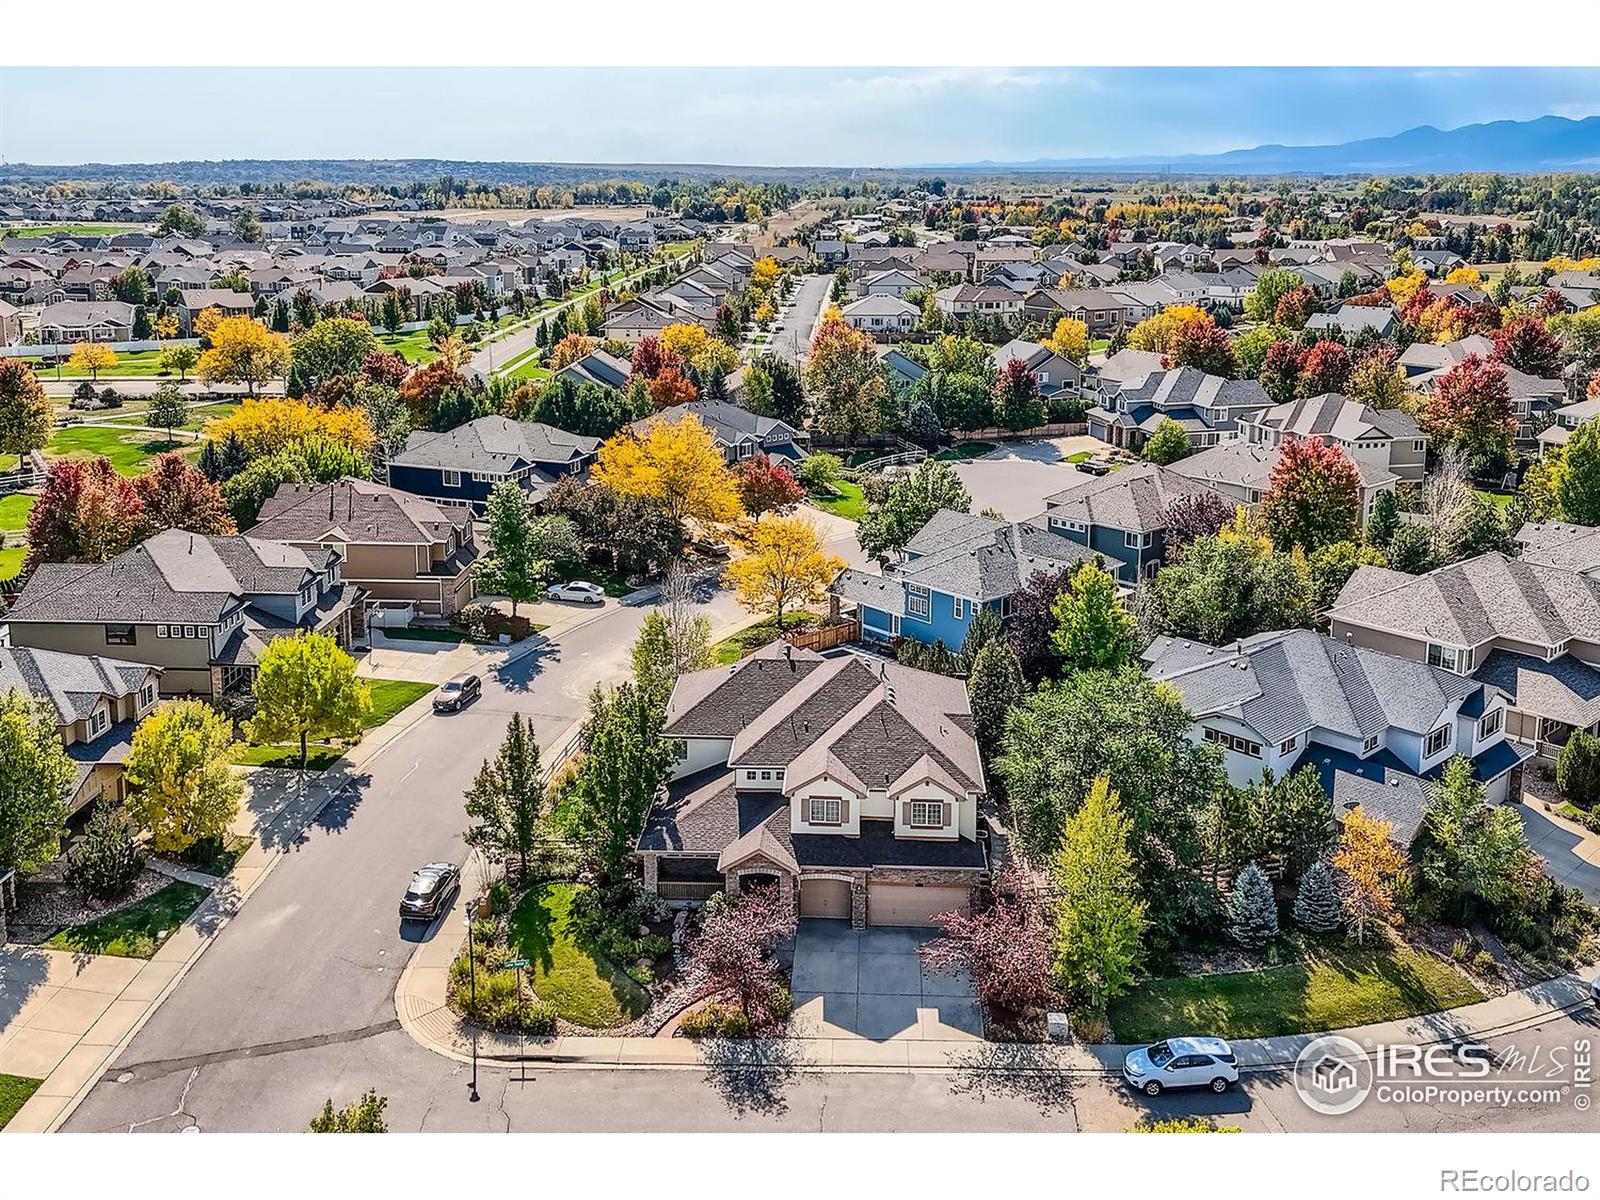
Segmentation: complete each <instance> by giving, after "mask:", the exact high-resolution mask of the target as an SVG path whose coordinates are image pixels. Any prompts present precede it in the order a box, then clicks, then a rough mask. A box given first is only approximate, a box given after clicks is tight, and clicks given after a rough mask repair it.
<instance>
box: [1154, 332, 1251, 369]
mask: <svg viewBox="0 0 1600 1200" xmlns="http://www.w3.org/2000/svg"><path fill="white" fill-rule="evenodd" d="M1166 365H1167V366H1168V367H1169V368H1170V367H1194V368H1195V369H1196V370H1200V371H1204V372H1205V373H1206V374H1207V375H1220V376H1222V377H1223V378H1224V379H1231V378H1232V377H1233V375H1234V374H1235V373H1236V372H1237V371H1238V369H1239V358H1238V356H1237V355H1236V354H1235V353H1234V352H1233V339H1231V338H1230V337H1229V336H1228V334H1227V331H1226V330H1224V329H1221V328H1219V327H1218V326H1217V324H1216V322H1215V321H1185V322H1184V323H1183V324H1182V325H1179V326H1178V328H1177V329H1175V330H1174V331H1173V333H1172V341H1171V342H1170V343H1169V344H1168V349H1167V357H1166Z"/></svg>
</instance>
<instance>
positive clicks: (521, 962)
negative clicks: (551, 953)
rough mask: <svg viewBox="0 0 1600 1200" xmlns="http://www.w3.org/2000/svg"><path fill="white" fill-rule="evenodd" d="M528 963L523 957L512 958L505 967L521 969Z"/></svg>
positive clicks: (512, 969) (515, 969)
mask: <svg viewBox="0 0 1600 1200" xmlns="http://www.w3.org/2000/svg"><path fill="white" fill-rule="evenodd" d="M528 965H529V964H528V960H527V959H525V958H513V959H512V960H511V961H510V962H508V963H507V964H506V965H505V969H506V970H508V971H521V970H525V969H526V968H527V967H528Z"/></svg>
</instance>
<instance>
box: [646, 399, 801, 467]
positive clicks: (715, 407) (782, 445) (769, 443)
mask: <svg viewBox="0 0 1600 1200" xmlns="http://www.w3.org/2000/svg"><path fill="white" fill-rule="evenodd" d="M690 417H693V418H695V419H696V420H697V421H699V422H700V424H702V425H704V426H705V427H706V429H708V430H709V431H710V433H711V437H712V439H713V440H714V441H715V442H716V444H717V447H718V448H719V449H720V450H721V451H722V453H723V456H724V457H725V458H726V459H727V460H728V463H729V465H736V464H738V463H740V462H742V461H743V460H744V459H747V458H754V457H755V456H756V455H758V454H765V455H766V456H767V457H768V458H778V459H785V460H788V461H789V462H799V461H800V460H801V459H802V458H804V457H805V456H806V454H807V452H808V451H807V449H806V447H807V444H808V443H809V442H810V440H811V438H810V435H809V434H807V433H804V432H802V431H801V430H798V429H796V428H794V426H792V425H788V424H785V423H784V422H783V421H780V420H778V419H777V418H776V417H763V416H760V415H759V414H757V413H753V412H751V411H750V410H749V409H748V408H740V407H739V406H738V405H737V404H729V403H728V402H727V401H726V400H694V401H691V402H690V403H688V404H674V405H673V406H672V407H670V408H664V409H662V410H661V411H660V412H656V413H651V414H650V415H649V416H648V417H644V418H642V419H641V420H638V421H635V422H634V423H633V424H632V425H631V426H630V427H629V428H631V429H632V430H633V431H634V432H635V433H636V434H638V435H640V436H641V437H643V436H644V435H646V434H648V433H649V432H650V430H651V429H654V428H655V427H656V426H657V425H660V424H663V423H666V424H675V423H677V422H678V421H684V420H688V419H689V418H690Z"/></svg>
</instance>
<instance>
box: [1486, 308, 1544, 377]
mask: <svg viewBox="0 0 1600 1200" xmlns="http://www.w3.org/2000/svg"><path fill="white" fill-rule="evenodd" d="M1494 357H1496V358H1498V359H1499V360H1500V361H1501V362H1503V363H1505V364H1506V366H1508V367H1515V368H1516V369H1517V370H1519V371H1521V372H1522V373H1523V374H1525V375H1532V376H1534V377H1535V378H1536V379H1559V378H1560V377H1561V343H1560V341H1559V340H1558V339H1557V338H1556V337H1555V336H1554V335H1553V334H1552V333H1550V331H1549V330H1548V329H1546V328H1545V323H1544V322H1543V321H1541V320H1540V319H1539V318H1538V317H1536V316H1532V315H1529V316H1523V317H1516V318H1514V319H1512V320H1510V321H1507V322H1506V323H1505V324H1504V325H1502V326H1501V327H1500V328H1499V329H1498V330H1496V331H1495V335H1494Z"/></svg>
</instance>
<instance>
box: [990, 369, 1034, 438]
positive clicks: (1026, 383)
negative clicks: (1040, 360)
mask: <svg viewBox="0 0 1600 1200" xmlns="http://www.w3.org/2000/svg"><path fill="white" fill-rule="evenodd" d="M991 399H993V401H994V419H995V423H996V424H998V425H1002V426H1004V427H1005V428H1006V429H1010V430H1012V431H1014V432H1015V431H1021V430H1023V429H1032V428H1033V427H1034V426H1036V425H1043V424H1044V401H1042V400H1040V399H1039V380H1038V378H1037V377H1035V375H1034V373H1033V372H1032V371H1030V370H1028V365H1027V364H1026V363H1024V362H1023V361H1022V360H1021V359H1020V358H1013V359H1011V360H1010V361H1009V362H1007V363H1006V366H1005V370H1003V371H1001V372H1000V375H999V378H997V379H996V380H995V381H994V390H993V392H992V393H991Z"/></svg>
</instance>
